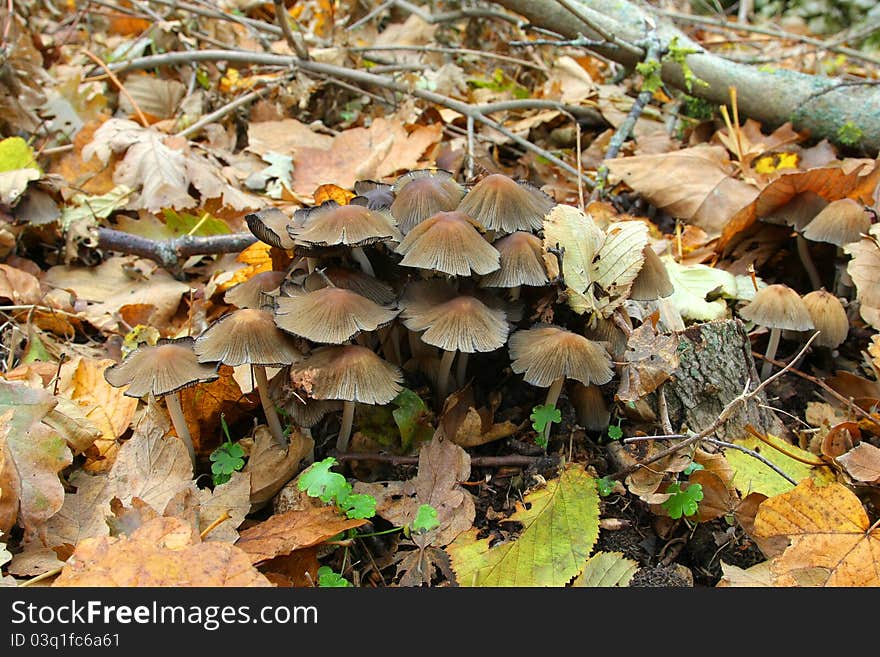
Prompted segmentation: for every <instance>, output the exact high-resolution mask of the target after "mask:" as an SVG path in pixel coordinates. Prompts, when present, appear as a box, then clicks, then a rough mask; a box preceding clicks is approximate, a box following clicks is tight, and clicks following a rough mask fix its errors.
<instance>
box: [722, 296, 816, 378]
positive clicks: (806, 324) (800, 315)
mask: <svg viewBox="0 0 880 657" xmlns="http://www.w3.org/2000/svg"><path fill="white" fill-rule="evenodd" d="M739 314H740V316H741V317H743V318H744V319H748V320H750V321H752V322H754V323H755V324H758V325H760V326H766V327H767V328H769V329H770V339H769V340H768V342H767V351H766V352H765V354H764V364H763V365H762V366H761V379H762V380H763V379H766V378H767V377H768V376H769V374H770V369H771V368H772V363H771V362H770V361H771V360H772V359H773V358H774V357H775V356H776V350H777V348H778V347H779V337H780V335H781V332H782V330H783V329H789V330H791V331H806V330H808V329H811V328H813V320H812V319H810V313H809V311H807V307H806V306H805V305H804V302H803V300H802V299H801V297H800V295H799V294H798V293H797V292H795V291H794V290H792V289H791V288H790V287H788V286H787V285H783V284H782V283H774V284H773V285H768V286H767V287H762V288H761V289H760V290H758V291H757V292H755V296H754V297H753V298H752V300H751V301H750V302H749V303H748V304H746V305H745V306H743V307H742V308H741V309H740V311H739Z"/></svg>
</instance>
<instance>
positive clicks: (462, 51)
mask: <svg viewBox="0 0 880 657" xmlns="http://www.w3.org/2000/svg"><path fill="white" fill-rule="evenodd" d="M400 50H403V51H406V52H426V53H442V54H449V55H458V56H463V55H473V56H476V57H483V58H485V59H497V60H498V61H500V62H510V63H511V64H516V65H517V66H522V67H523V68H534V69H537V70H539V71H544V70H546V67H545V66H541V65H540V64H535V63H534V62H529V61H526V60H525V59H520V58H519V57H511V56H510V55H501V54H499V53H495V52H485V51H483V50H472V49H470V48H445V47H443V46H407V45H398V44H394V45H389V46H353V47H351V48H349V49H348V52H380V51H381V52H385V51H388V52H393V51H400Z"/></svg>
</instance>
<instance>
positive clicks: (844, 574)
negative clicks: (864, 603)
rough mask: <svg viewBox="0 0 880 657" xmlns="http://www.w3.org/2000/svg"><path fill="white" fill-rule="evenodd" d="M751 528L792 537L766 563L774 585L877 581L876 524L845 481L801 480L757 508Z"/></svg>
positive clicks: (879, 540) (879, 543)
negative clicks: (822, 482) (872, 522)
mask: <svg viewBox="0 0 880 657" xmlns="http://www.w3.org/2000/svg"><path fill="white" fill-rule="evenodd" d="M754 531H755V534H756V536H757V537H759V538H766V539H769V538H775V537H786V538H788V539H789V540H790V544H789V546H788V547H787V548H786V549H785V551H784V552H783V553H782V554H781V555H779V556H776V557H774V558H773V560H772V562H771V565H770V570H771V573H772V575H773V583H774V585H775V586H804V585H808V586H846V587H852V586H880V528H878V527H877V526H876V523H875V525H873V526H872V525H871V521H870V520H869V518H868V514H867V512H866V511H865V509H864V507H863V506H862V503H861V501H860V500H859V498H858V497H856V495H855V494H854V493H853V492H852V491H850V490H849V489H848V488H847V487H846V486H843V485H841V484H838V483H836V482H835V483H831V484H828V485H827V486H818V485H817V484H815V483H814V482H813V481H812V480H810V479H807V480H805V481H802V482H801V483H800V484H798V485H797V486H796V487H795V488H794V489H793V490H791V491H789V492H788V493H783V494H781V495H776V496H775V497H771V498H770V499H768V500H766V501H765V502H763V503H762V504H761V506H760V507H758V514H757V516H756V517H755V528H754Z"/></svg>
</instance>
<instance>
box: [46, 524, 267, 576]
mask: <svg viewBox="0 0 880 657" xmlns="http://www.w3.org/2000/svg"><path fill="white" fill-rule="evenodd" d="M52 586H77V587H79V586H124V587H145V586H155V587H172V586H178V587H179V586H187V587H189V586H217V587H219V586H223V587H231V586H236V587H239V586H241V587H253V586H271V584H270V582H269V580H267V579H266V577H265V576H264V575H262V574H261V573H260V572H259V571H258V570H257V569H256V568H254V567H253V566H252V565H251V560H250V559H249V558H248V555H247V554H245V553H244V552H243V551H242V550H241V549H239V548H237V547H236V546H234V545H230V544H229V543H200V542H199V538H198V535H197V534H196V535H194V533H193V531H192V528H191V527H190V526H189V525H188V524H187V523H186V522H184V521H183V520H180V519H178V518H155V519H154V520H151V521H149V522H147V523H145V524H144V525H143V526H142V527H140V528H138V529H137V530H135V531H134V532H133V533H132V534H131V535H130V536H127V537H126V536H114V537H109V536H100V537H96V538H88V539H85V540H84V541H82V542H81V543H80V544H79V545H77V547H76V550H75V551H74V553H73V555H72V556H71V557H70V559H69V560H68V561H67V565H66V566H65V567H64V569H63V570H62V571H61V574H60V575H59V576H58V578H57V579H56V580H55V581H54V582H53V583H52Z"/></svg>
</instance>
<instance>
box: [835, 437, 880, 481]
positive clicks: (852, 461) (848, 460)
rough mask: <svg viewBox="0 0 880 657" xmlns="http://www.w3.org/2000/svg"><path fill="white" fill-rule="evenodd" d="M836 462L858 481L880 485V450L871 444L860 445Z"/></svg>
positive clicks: (839, 457)
mask: <svg viewBox="0 0 880 657" xmlns="http://www.w3.org/2000/svg"><path fill="white" fill-rule="evenodd" d="M836 461H837V462H838V463H840V465H842V466H843V467H844V469H845V470H846V472H847V474H848V475H849V476H850V477H852V478H853V479H855V480H856V481H864V482H868V483H880V449H878V448H877V447H874V446H873V445H871V444H870V443H859V444H858V445H856V446H855V447H853V448H852V449H851V450H850V451H848V452H847V453H846V454H843V455H841V456H838V457H837V459H836Z"/></svg>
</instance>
